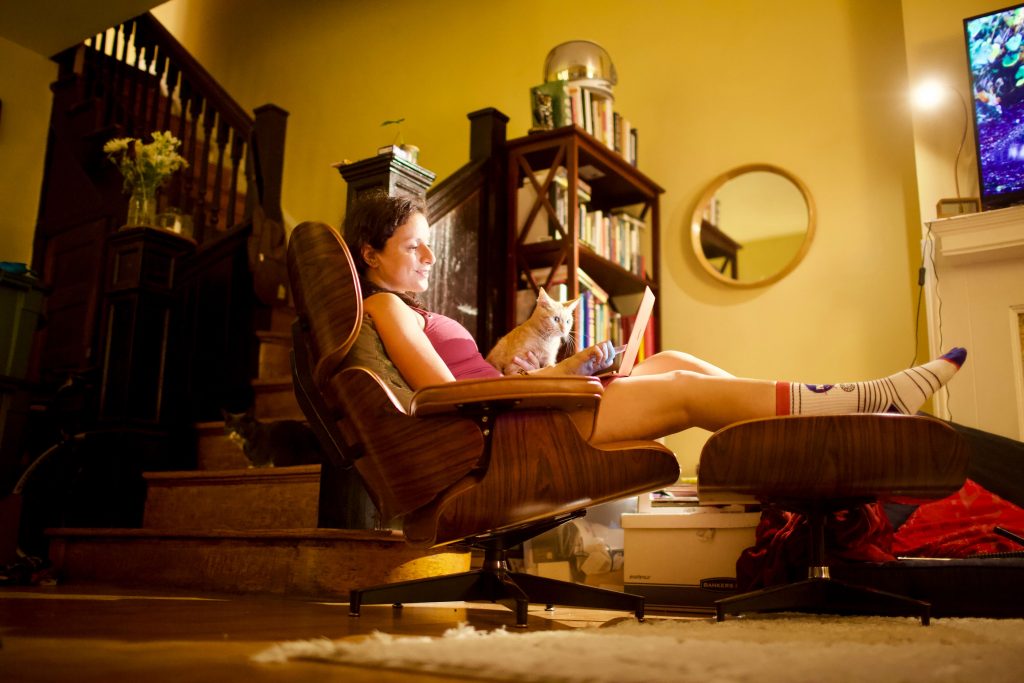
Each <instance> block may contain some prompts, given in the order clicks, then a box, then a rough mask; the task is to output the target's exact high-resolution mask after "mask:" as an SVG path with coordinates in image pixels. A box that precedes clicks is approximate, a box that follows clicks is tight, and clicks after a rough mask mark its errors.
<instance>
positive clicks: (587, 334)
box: [576, 268, 625, 349]
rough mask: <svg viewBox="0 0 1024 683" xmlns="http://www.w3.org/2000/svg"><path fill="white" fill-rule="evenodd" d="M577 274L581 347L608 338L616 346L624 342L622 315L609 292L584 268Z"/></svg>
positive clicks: (578, 270) (583, 347)
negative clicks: (616, 308)
mask: <svg viewBox="0 0 1024 683" xmlns="http://www.w3.org/2000/svg"><path fill="white" fill-rule="evenodd" d="M576 274H577V277H578V278H579V282H580V305H579V306H578V307H577V310H578V311H579V317H580V343H579V348H581V349H585V348H587V347H588V346H593V345H594V344H597V343H598V342H602V341H604V340H606V339H607V340H609V341H611V343H612V344H613V345H615V346H620V345H621V344H624V343H625V336H624V335H623V333H622V316H621V315H619V313H618V312H617V311H616V310H615V308H614V307H613V306H612V302H611V300H610V297H609V296H608V292H606V291H605V290H604V288H602V287H601V285H599V284H597V283H596V282H595V281H594V279H593V278H591V277H590V276H589V275H587V273H586V272H585V271H584V270H583V269H582V268H579V269H577V271H576Z"/></svg>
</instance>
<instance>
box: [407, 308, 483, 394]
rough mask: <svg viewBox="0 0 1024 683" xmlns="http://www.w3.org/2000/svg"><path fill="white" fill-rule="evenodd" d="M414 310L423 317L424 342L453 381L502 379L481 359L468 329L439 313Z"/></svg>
mask: <svg viewBox="0 0 1024 683" xmlns="http://www.w3.org/2000/svg"><path fill="white" fill-rule="evenodd" d="M413 310H414V311H416V312H417V313H419V314H420V315H422V316H423V319H424V320H425V321H426V327H424V329H423V331H424V332H425V333H426V335H427V339H429V340H430V344H431V345H432V346H433V347H434V350H435V351H437V355H439V356H441V360H442V361H444V364H445V365H447V366H448V369H449V370H451V372H452V375H454V376H455V379H457V380H458V379H480V378H484V377H501V373H500V372H498V371H497V370H496V369H495V368H494V366H493V365H491V364H490V363H488V362H487V361H486V360H484V357H483V355H481V353H480V349H479V347H477V345H476V340H474V339H473V336H472V335H471V334H470V333H469V330H467V329H466V328H465V327H463V326H462V325H460V324H459V323H458V322H457V321H455V320H452V319H451V318H449V317H447V316H444V315H441V314H440V313H431V312H428V311H424V310H422V309H419V308H414V309H413Z"/></svg>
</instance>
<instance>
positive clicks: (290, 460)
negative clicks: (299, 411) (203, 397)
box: [221, 408, 322, 467]
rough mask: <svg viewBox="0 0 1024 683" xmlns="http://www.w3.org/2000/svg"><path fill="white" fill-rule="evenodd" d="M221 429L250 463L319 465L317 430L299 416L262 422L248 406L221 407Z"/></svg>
mask: <svg viewBox="0 0 1024 683" xmlns="http://www.w3.org/2000/svg"><path fill="white" fill-rule="evenodd" d="M221 413H222V415H223V416H224V433H225V434H227V436H228V439H230V440H231V442H232V443H234V444H236V445H238V446H239V447H240V448H241V449H242V452H244V453H245V457H246V458H248V459H249V462H250V463H251V465H250V466H251V467H289V466H292V465H318V464H320V463H321V462H322V451H321V450H320V442H319V441H318V440H317V438H316V434H314V433H313V430H312V429H310V428H309V426H308V425H306V424H304V423H302V422H299V421H298V420H274V421H271V422H262V421H260V420H258V419H257V418H256V416H255V415H254V414H253V411H252V409H251V408H250V409H249V410H247V411H246V412H244V413H230V412H228V411H226V410H222V411H221Z"/></svg>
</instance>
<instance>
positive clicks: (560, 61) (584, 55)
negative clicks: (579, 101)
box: [544, 40, 619, 98]
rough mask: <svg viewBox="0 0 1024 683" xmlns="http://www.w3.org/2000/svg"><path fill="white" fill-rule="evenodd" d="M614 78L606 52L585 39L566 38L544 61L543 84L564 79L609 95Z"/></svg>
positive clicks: (613, 70)
mask: <svg viewBox="0 0 1024 683" xmlns="http://www.w3.org/2000/svg"><path fill="white" fill-rule="evenodd" d="M618 80H619V77H618V75H617V74H616V73H615V65H614V64H612V58H611V57H610V56H609V55H608V52H607V51H605V49H604V48H603V47H601V46H600V45H598V44H597V43H595V42H592V41H589V40H570V41H568V42H566V43H561V44H560V45H556V46H555V47H553V48H551V51H550V52H548V56H547V58H546V59H545V60H544V82H545V83H550V82H552V81H568V82H569V83H572V84H573V85H581V86H584V87H587V88H590V89H591V90H597V91H599V92H601V93H603V94H605V95H607V96H608V97H609V98H612V97H614V96H613V95H612V86H614V85H615V84H616V83H618Z"/></svg>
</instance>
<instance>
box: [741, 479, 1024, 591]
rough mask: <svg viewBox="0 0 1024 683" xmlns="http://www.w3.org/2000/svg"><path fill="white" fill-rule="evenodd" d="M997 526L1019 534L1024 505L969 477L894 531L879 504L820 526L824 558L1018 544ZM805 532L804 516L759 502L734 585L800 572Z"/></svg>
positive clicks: (949, 552) (956, 552)
mask: <svg viewBox="0 0 1024 683" xmlns="http://www.w3.org/2000/svg"><path fill="white" fill-rule="evenodd" d="M899 502H909V501H905V500H901V501H899ZM914 502H920V501H914ZM996 526H1001V527H1004V528H1005V529H1008V530H1009V531H1012V532H1014V533H1016V534H1018V535H1022V536H1024V509H1022V508H1020V507H1018V506H1016V505H1014V504H1013V503H1011V502H1009V501H1006V500H1003V499H1002V498H1000V497H999V496H997V495H995V494H993V493H991V492H989V491H987V490H985V489H984V488H982V487H981V486H980V485H978V484H977V483H975V482H973V481H971V480H970V479H968V480H967V482H966V483H965V484H964V486H963V487H962V488H961V489H960V490H959V491H957V492H956V493H954V494H953V495H951V496H947V497H946V498H943V499H941V500H937V501H930V502H927V503H924V504H923V505H921V506H920V507H918V508H917V510H915V511H914V512H913V514H911V515H910V517H909V518H908V519H907V521H906V522H905V523H904V524H903V525H902V526H901V527H900V528H899V530H898V531H897V532H895V533H893V529H892V525H891V524H890V523H889V520H888V518H887V517H886V516H885V512H884V510H883V509H882V506H881V505H880V504H878V503H869V504H864V505H860V506H857V507H854V508H851V509H849V510H843V511H841V512H837V513H833V514H832V515H830V517H829V519H828V521H827V523H826V525H825V561H826V563H827V564H838V563H842V562H892V561H894V560H895V559H896V556H897V555H901V556H914V557H952V558H963V557H968V556H970V555H977V554H983V553H995V552H1007V551H1015V550H1016V551H1019V550H1024V549H1022V548H1021V547H1020V546H1018V545H1017V544H1016V543H1014V542H1013V541H1011V540H1009V539H1007V538H1004V537H1002V536H999V535H998V534H996V533H995V532H993V531H992V529H993V527H996ZM809 538H810V526H809V525H808V523H807V520H806V519H805V518H804V516H803V515H800V514H797V513H793V512H785V511H783V510H778V509H776V508H766V509H765V510H764V511H763V512H762V513H761V522H760V524H758V526H757V532H756V542H755V545H754V547H752V548H747V549H746V550H744V551H743V553H742V554H741V555H740V558H739V559H738V560H737V561H736V579H737V583H738V584H739V587H740V590H754V589H757V588H762V587H764V586H770V585H773V584H777V583H785V582H787V581H791V580H793V579H794V578H804V577H805V576H806V574H805V573H804V572H805V570H806V569H807V563H808V560H809V558H810V552H809V550H808V542H809Z"/></svg>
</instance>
